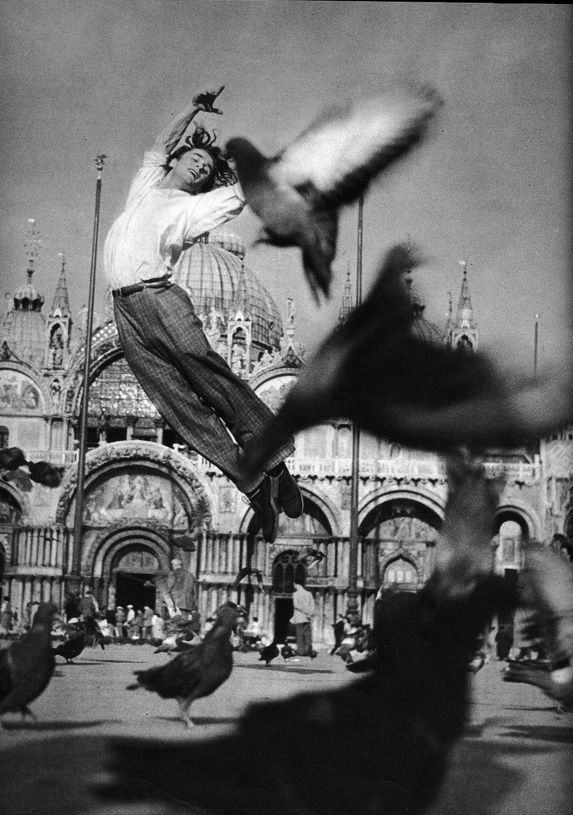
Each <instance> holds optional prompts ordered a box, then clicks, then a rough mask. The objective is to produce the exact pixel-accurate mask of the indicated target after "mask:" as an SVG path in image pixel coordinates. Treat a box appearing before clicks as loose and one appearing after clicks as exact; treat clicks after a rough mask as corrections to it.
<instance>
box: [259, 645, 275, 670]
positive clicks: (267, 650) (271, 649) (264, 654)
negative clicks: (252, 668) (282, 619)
mask: <svg viewBox="0 0 573 815" xmlns="http://www.w3.org/2000/svg"><path fill="white" fill-rule="evenodd" d="M279 653H280V651H279V647H278V645H277V644H276V642H274V640H273V642H271V643H269V644H268V645H265V647H264V648H263V649H261V653H260V656H259V662H264V663H265V665H266V666H267V667H268V666H269V665H270V664H271V662H272V661H273V659H276V658H277V657H278V655H279Z"/></svg>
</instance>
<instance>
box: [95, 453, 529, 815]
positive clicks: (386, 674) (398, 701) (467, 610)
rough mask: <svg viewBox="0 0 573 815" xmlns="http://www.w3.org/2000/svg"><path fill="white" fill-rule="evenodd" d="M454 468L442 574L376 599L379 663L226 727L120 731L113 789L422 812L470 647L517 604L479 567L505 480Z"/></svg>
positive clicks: (249, 807) (447, 743)
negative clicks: (206, 735)
mask: <svg viewBox="0 0 573 815" xmlns="http://www.w3.org/2000/svg"><path fill="white" fill-rule="evenodd" d="M460 466H461V465H460ZM458 472H459V474H460V479H458V481H456V482H454V483H455V487H454V490H453V491H452V492H451V494H450V499H449V504H448V508H447V512H448V513H449V521H448V522H447V524H445V525H444V534H443V536H442V538H441V540H440V541H439V549H440V558H439V560H438V566H437V568H436V572H435V573H434V574H433V575H432V576H431V577H430V580H429V581H428V583H427V584H426V585H425V586H424V588H423V589H422V590H421V591H420V592H418V593H408V592H403V591H399V590H389V591H387V592H383V593H382V596H381V598H380V599H379V600H378V601H377V603H376V606H375V616H374V639H375V641H376V650H377V653H378V660H377V662H376V663H373V662H371V663H370V670H367V671H365V672H364V673H363V674H362V675H358V676H356V677H355V678H353V679H352V680H351V681H349V682H348V683H347V684H346V685H345V686H344V687H343V688H339V689H336V690H328V691H322V692H316V691H315V692H312V691H307V692H304V693H300V694H298V695H296V696H291V697H289V698H286V699H282V700H275V701H270V702H258V703H253V704H251V705H250V707H249V708H247V710H246V712H245V714H244V715H243V717H242V719H241V721H240V722H239V724H238V727H237V730H236V731H235V732H233V733H232V734H230V735H226V736H220V737H218V738H213V739H209V740H207V741H205V740H201V742H200V743H190V744H184V745H183V744H177V745H168V744H166V743H165V742H164V741H161V742H159V741H156V742H155V743H153V742H149V741H146V742H145V743H143V742H141V740H137V741H135V740H133V739H117V740H115V741H114V743H113V744H112V748H113V758H112V765H111V772H112V777H113V778H114V779H115V780H116V782H117V783H116V785H115V787H114V792H116V793H117V794H120V795H125V796H126V797H127V798H128V799H129V800H130V801H132V802H134V801H137V800H141V798H145V797H146V791H147V795H148V796H149V797H153V798H156V799H159V800H160V801H161V802H162V805H163V806H164V807H165V806H166V805H167V804H168V803H169V802H172V803H174V802H177V803H178V804H179V805H184V806H187V807H188V808H189V810H191V811H193V812H199V811H201V812H208V813H209V815H236V813H247V812H252V811H257V812H272V813H273V815H292V813H305V815H322V814H323V813H325V812H333V813H339V812H344V813H367V812H368V813H374V812H376V813H391V815H421V813H423V812H426V811H427V810H428V808H429V807H431V806H432V804H433V802H434V801H435V800H436V798H437V795H438V793H439V790H440V786H441V784H442V782H443V779H444V776H445V773H446V769H447V766H448V761H449V757H450V754H451V751H452V748H453V747H454V745H455V743H456V741H457V739H459V738H460V736H461V735H462V734H463V731H464V727H465V725H466V717H467V713H468V705H469V685H470V681H471V680H470V676H469V674H468V671H467V663H468V656H469V654H470V652H471V649H472V648H473V646H474V644H475V640H476V637H477V636H478V635H479V633H480V632H481V631H482V630H483V629H484V627H485V625H486V624H487V622H488V621H489V619H490V617H491V615H492V614H493V613H495V612H496V610H498V609H499V610H501V609H505V608H506V605H505V604H506V603H510V602H513V598H512V597H507V596H506V592H507V588H506V587H505V584H504V580H503V578H501V577H499V576H496V575H492V574H491V570H490V568H488V569H486V570H484V565H485V563H486V562H487V559H488V556H489V554H490V553H491V547H490V534H491V529H490V524H492V523H493V513H495V509H496V507H497V497H498V495H499V488H498V485H497V483H496V482H491V481H488V482H486V481H485V479H484V478H483V473H482V472H481V470H480V469H478V468H477V467H475V468H474V467H472V466H470V465H469V464H468V468H467V470H466V475H464V474H463V472H462V470H461V469H459V470H458ZM465 518H467V520H464V519H465ZM476 519H477V520H478V528H477V530H476V529H475V528H474V521H475V520H476ZM454 535H460V536H461V538H460V539H458V540H456V539H454V537H453V536H454ZM458 545H459V546H461V550H462V551H461V554H460V556H458V555H457V554H456V551H455V550H456V548H457V546H458ZM345 748H347V749H345ZM317 756H319V757H320V772H318V773H317ZM190 768H191V769H190ZM253 768H256V771H254V770H253ZM142 778H143V779H145V781H146V784H145V785H143V784H142V783H141V779H142ZM107 791H109V787H108V788H107ZM149 791H151V793H150V792H149ZM162 811H163V810H162Z"/></svg>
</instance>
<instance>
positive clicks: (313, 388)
mask: <svg viewBox="0 0 573 815" xmlns="http://www.w3.org/2000/svg"><path fill="white" fill-rule="evenodd" d="M419 262H420V258H419V257H418V256H417V255H416V254H415V253H414V252H413V251H412V249H410V248H409V247H407V246H404V245H397V246H394V247H393V248H392V249H390V250H389V252H388V253H387V255H386V257H385V259H384V262H383V264H382V266H381V268H380V271H379V273H378V277H377V280H376V282H375V283H374V285H373V287H372V289H371V291H370V292H369V294H368V296H367V297H366V298H365V299H364V301H363V302H362V304H361V305H360V306H358V307H357V308H356V309H355V310H354V311H353V312H352V313H351V314H350V316H349V317H348V319H347V320H346V322H345V323H344V324H343V325H341V326H339V327H337V328H336V329H335V330H334V331H333V332H332V333H331V334H330V336H329V337H327V339H326V340H325V341H324V343H323V344H322V345H321V346H320V347H319V349H318V351H317V352H316V354H315V355H314V357H313V359H312V360H311V361H310V363H309V365H308V366H307V367H306V368H304V369H303V370H302V371H301V373H300V375H299V377H298V379H297V381H296V382H295V384H294V385H293V387H292V388H291V389H290V391H289V393H288V394H287V397H286V399H285V401H284V402H283V404H282V407H281V408H280V410H279V411H278V413H277V414H276V416H275V417H274V418H273V419H272V420H271V421H270V422H269V423H268V425H267V426H266V427H265V429H264V430H263V432H262V433H261V434H259V435H258V436H255V437H254V438H253V439H252V440H251V441H250V442H249V444H248V446H247V448H246V450H245V454H244V459H243V466H244V471H245V476H249V475H252V474H253V473H255V472H258V470H259V468H260V467H261V466H262V465H264V462H265V461H268V460H269V459H270V458H271V457H272V455H273V454H274V451H275V450H278V449H279V448H280V447H281V445H282V444H283V443H284V441H285V440H286V439H287V438H288V437H290V436H291V435H294V434H296V433H297V432H299V431H301V430H304V429H306V428H308V427H312V426H313V425H316V424H320V423H321V422H325V421H328V420H332V419H340V418H345V419H351V420H353V421H354V422H356V424H357V425H358V426H359V427H360V428H361V429H363V430H365V431H367V432H369V433H372V434H373V435H375V436H378V437H383V438H385V439H386V440H387V441H394V442H398V443H400V444H403V445H406V446H409V447H413V448H415V449H423V450H430V451H433V452H444V453H448V452H449V451H452V450H454V449H456V448H457V447H459V446H464V445H471V446H475V447H478V448H479V447H480V446H481V447H483V446H486V447H487V446H488V445H490V446H491V445H492V444H494V445H495V444H499V445H512V444H517V443H522V442H523V441H525V440H526V439H537V438H539V437H541V436H543V435H544V434H547V433H549V432H554V431H555V430H556V429H559V428H561V427H564V426H565V425H567V423H568V422H569V421H570V420H571V418H572V417H573V379H572V377H571V375H570V374H569V372H568V371H562V372H558V373H556V374H552V375H551V376H547V377H545V378H544V377H543V376H542V375H541V372H538V373H537V376H536V377H534V376H530V375H528V374H527V375H526V374H524V375H523V376H519V375H517V374H516V375H513V374H510V373H508V374H503V375H501V374H500V373H499V372H498V370H497V369H496V366H494V364H493V363H492V362H491V361H490V360H489V359H488V357H486V356H485V355H483V354H482V353H481V352H479V351H478V352H476V353H471V354H470V353H467V352H466V351H464V350H462V349H459V348H448V347H445V346H443V345H442V344H435V343H432V342H430V341H428V340H426V339H423V338H420V337H418V336H416V335H415V333H414V332H413V323H414V310H413V308H412V302H411V299H410V296H409V294H408V290H407V287H406V285H405V283H404V275H405V273H406V272H409V271H410V270H411V269H412V268H413V267H414V266H416V265H417V264H418V263H419Z"/></svg>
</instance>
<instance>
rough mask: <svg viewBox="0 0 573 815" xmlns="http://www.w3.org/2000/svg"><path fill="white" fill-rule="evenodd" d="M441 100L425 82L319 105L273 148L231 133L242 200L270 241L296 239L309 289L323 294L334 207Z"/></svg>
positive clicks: (410, 137)
mask: <svg viewBox="0 0 573 815" xmlns="http://www.w3.org/2000/svg"><path fill="white" fill-rule="evenodd" d="M440 105H441V100H440V99H439V96H438V94H437V93H436V92H435V91H434V90H433V89H427V88H426V89H422V90H416V91H415V92H409V91H408V92H406V91H398V92H394V93H387V94H385V95H381V96H379V97H378V98H375V99H371V100H367V99H362V100H356V101H354V102H348V103H347V104H345V105H340V106H338V107H335V108H332V109H329V110H325V111H324V112H323V113H322V114H321V115H320V116H319V117H318V119H317V120H316V121H315V122H314V123H313V124H312V125H310V126H309V127H308V128H307V129H306V130H305V131H304V132H303V133H301V134H300V135H299V136H298V138H296V139H294V140H293V141H292V142H291V143H290V144H289V145H288V146H287V147H285V148H284V150H282V151H281V152H279V153H277V154H276V155H274V156H272V157H270V158H268V157H266V156H264V155H263V154H262V153H261V152H260V151H259V150H258V149H257V148H256V147H255V146H254V145H253V144H252V143H251V142H250V141H248V140H247V139H244V138H233V139H230V140H229V141H228V143H227V151H228V153H229V155H230V156H231V158H232V159H233V160H234V162H235V165H236V168H237V173H238V176H239V180H240V182H241V187H242V190H243V192H244V195H245V197H246V200H247V203H248V204H249V206H250V207H251V209H252V210H253V212H254V213H255V214H256V215H258V216H259V218H260V219H261V220H262V221H263V225H264V235H265V237H266V239H267V241H268V242H270V243H272V244H274V245H276V246H299V247H300V248H301V250H302V262H303V266H304V272H305V275H306V277H307V280H308V283H309V285H310V288H311V290H312V293H313V295H314V296H315V298H316V299H317V300H318V293H319V292H322V293H323V294H324V295H325V296H327V297H328V296H329V294H330V281H331V277H332V270H331V264H332V261H333V260H334V257H335V254H336V241H337V230H338V213H339V210H340V208H341V207H342V206H344V205H348V204H351V203H353V202H354V201H356V200H357V199H358V198H359V197H360V195H362V193H364V192H365V190H366V189H367V188H368V186H369V184H370V183H371V182H372V181H373V180H374V178H375V177H376V176H378V175H379V174H380V173H382V172H383V171H384V170H385V169H387V168H388V167H389V166H390V165H392V164H394V163H395V162H396V161H397V160H398V159H399V158H401V157H402V156H404V155H405V154H406V153H408V152H409V151H410V150H411V149H412V147H413V146H414V145H416V144H417V143H418V142H420V141H421V140H422V138H423V137H424V135H425V134H426V131H427V128H428V124H429V122H430V121H431V120H432V118H433V117H434V116H435V115H436V113H437V111H438V109H439V107H440Z"/></svg>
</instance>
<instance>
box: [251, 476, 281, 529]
mask: <svg viewBox="0 0 573 815" xmlns="http://www.w3.org/2000/svg"><path fill="white" fill-rule="evenodd" d="M273 493H274V488H273V482H272V479H271V478H269V476H268V475H266V476H265V477H264V478H263V481H262V483H261V486H260V487H259V489H258V490H257V492H256V493H255V494H254V495H251V496H250V498H249V503H250V505H251V507H252V508H253V510H254V512H255V515H256V516H257V518H258V520H259V523H260V524H261V532H262V533H263V538H264V539H265V541H266V542H267V543H274V542H275V540H276V539H277V533H278V529H279V508H278V506H277V504H276V501H275V497H274V494H273Z"/></svg>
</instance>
